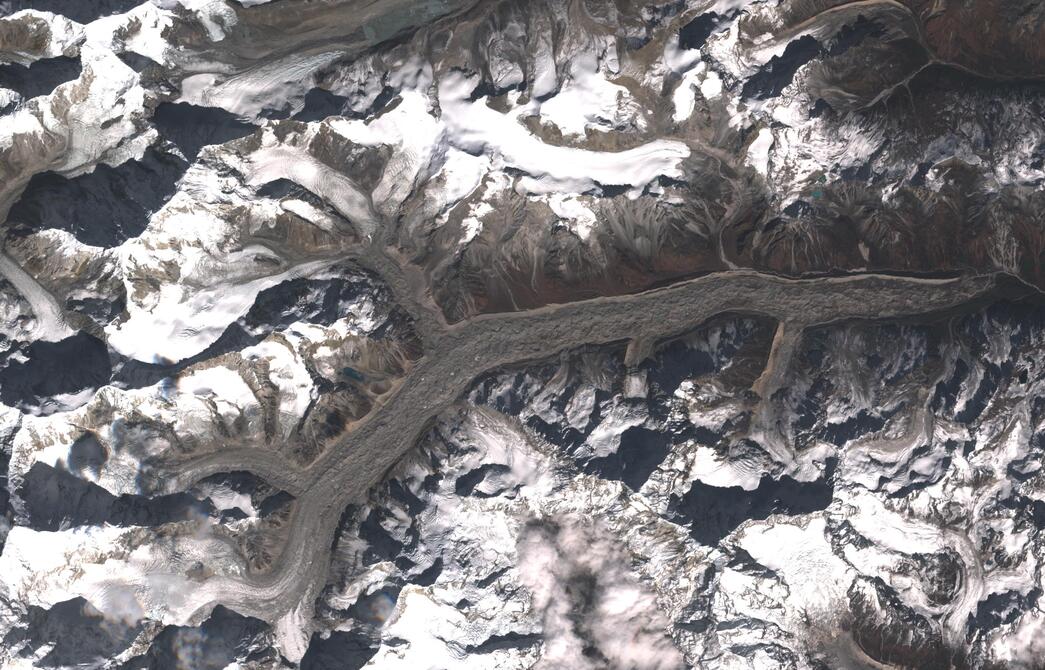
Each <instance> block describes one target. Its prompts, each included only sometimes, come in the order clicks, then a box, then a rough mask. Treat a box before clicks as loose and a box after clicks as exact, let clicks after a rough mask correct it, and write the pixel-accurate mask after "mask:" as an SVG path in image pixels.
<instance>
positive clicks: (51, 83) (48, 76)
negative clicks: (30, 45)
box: [0, 56, 82, 100]
mask: <svg viewBox="0 0 1045 670" xmlns="http://www.w3.org/2000/svg"><path fill="white" fill-rule="evenodd" d="M81 70H82V66H81V65H80V59H79V58H70V57H68V56H58V57H55V58H44V59H42V60H38V61H35V62H33V63H30V64H29V65H28V66H26V65H20V64H18V63H6V64H4V65H0V88H9V89H11V90H14V91H17V92H18V93H19V95H21V96H22V98H24V99H26V100H28V99H29V98H35V97H36V96H38V95H47V94H48V93H50V92H51V91H53V90H54V89H55V88H56V87H57V86H58V85H59V84H64V83H65V82H67V81H72V80H74V79H76V78H77V77H79V76H80V71H81Z"/></svg>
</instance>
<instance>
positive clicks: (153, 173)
mask: <svg viewBox="0 0 1045 670" xmlns="http://www.w3.org/2000/svg"><path fill="white" fill-rule="evenodd" d="M186 167H187V165H186V164H185V162H184V161H183V160H181V159H180V158H178V157H176V156H173V155H171V154H168V153H164V152H162V151H160V150H158V149H156V148H150V149H148V150H147V151H146V152H145V155H144V156H142V158H141V160H134V159H132V160H128V161H126V162H124V163H122V164H120V165H118V166H116V167H110V166H108V165H99V166H97V167H96V168H95V169H94V171H93V172H90V173H88V174H84V175H80V176H78V177H71V178H68V177H63V176H61V175H59V174H56V173H54V172H44V173H42V174H37V175H35V176H34V177H33V178H32V179H31V180H30V181H29V185H28V186H27V187H26V189H25V191H24V192H23V193H22V196H21V198H19V200H18V202H16V203H15V204H14V206H13V207H12V208H11V213H10V215H9V217H8V219H9V221H10V223H11V225H12V233H14V234H21V235H26V234H29V233H33V232H37V231H40V230H47V229H57V230H65V231H68V232H70V233H72V234H73V235H74V236H75V237H76V238H77V239H78V240H80V241H81V242H83V243H84V244H89V245H92V246H98V247H115V246H118V245H119V244H121V243H122V242H124V241H125V240H127V239H130V238H132V237H137V236H138V235H140V234H141V233H142V231H143V230H145V227H146V226H147V225H148V223H149V216H150V215H151V214H152V213H153V212H155V211H156V210H158V209H159V208H160V207H162V206H163V204H164V203H165V202H167V200H168V199H169V198H170V197H171V195H173V194H174V190H175V185H176V184H177V182H178V180H179V179H181V176H182V174H183V173H184V172H185V168H186Z"/></svg>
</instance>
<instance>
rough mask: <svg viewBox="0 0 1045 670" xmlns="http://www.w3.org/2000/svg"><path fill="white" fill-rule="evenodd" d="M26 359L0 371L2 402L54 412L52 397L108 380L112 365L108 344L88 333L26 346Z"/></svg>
mask: <svg viewBox="0 0 1045 670" xmlns="http://www.w3.org/2000/svg"><path fill="white" fill-rule="evenodd" d="M26 358H27V360H25V361H12V362H9V363H8V364H7V367H5V368H3V369H2V370H0V402H3V403H5V404H7V405H12V406H21V407H34V408H39V409H40V411H44V412H45V413H46V412H48V411H49V407H50V411H53V409H54V407H51V406H53V405H54V403H53V402H52V401H51V400H50V399H51V398H52V397H53V396H57V395H61V394H75V393H77V392H79V391H83V390H85V389H90V388H98V387H100V386H104V385H105V384H107V383H108V382H109V376H110V373H111V367H110V365H109V353H108V350H107V348H106V346H105V344H104V343H103V342H102V341H101V340H99V339H98V338H96V337H93V336H91V335H88V334H87V333H83V332H81V333H77V334H76V335H73V336H71V337H68V338H66V339H64V340H62V341H60V342H45V341H43V340H39V341H36V342H33V343H32V344H30V345H29V346H28V347H27V348H26Z"/></svg>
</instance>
